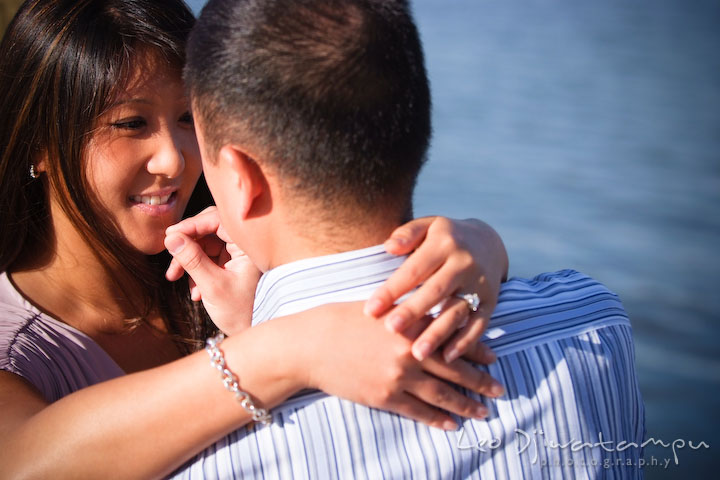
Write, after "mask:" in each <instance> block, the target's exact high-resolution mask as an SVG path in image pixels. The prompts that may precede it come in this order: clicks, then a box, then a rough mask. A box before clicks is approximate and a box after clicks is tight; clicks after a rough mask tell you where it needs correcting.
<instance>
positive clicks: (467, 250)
mask: <svg viewBox="0 0 720 480" xmlns="http://www.w3.org/2000/svg"><path fill="white" fill-rule="evenodd" d="M385 248H386V250H387V251H388V252H389V253H392V254H395V255H405V254H408V253H410V252H411V251H413V250H415V251H414V252H413V253H412V254H411V255H410V256H409V257H408V259H407V260H406V261H405V263H403V265H402V266H401V267H400V268H399V269H398V270H397V271H396V272H395V273H394V274H393V275H392V277H390V278H389V279H388V280H387V282H385V284H383V285H382V286H381V287H380V288H378V290H377V291H376V292H375V293H374V294H373V296H372V297H371V298H370V299H369V300H368V301H367V302H366V304H365V313H366V314H367V315H373V316H375V317H379V316H380V315H383V314H384V315H385V319H386V320H385V322H386V325H387V327H388V328H389V329H391V330H393V331H397V332H400V331H403V330H405V329H406V328H408V327H409V326H411V325H414V324H416V323H417V322H420V321H421V320H422V319H423V317H424V316H425V314H426V312H428V311H429V310H430V309H431V308H432V307H433V306H434V305H437V304H439V303H440V302H443V301H445V305H444V307H445V308H444V309H443V311H442V313H441V314H440V316H438V317H437V318H436V319H435V320H434V321H433V322H432V323H430V325H429V326H428V328H427V329H425V331H424V332H422V334H421V335H420V336H419V337H418V338H417V339H416V340H415V342H414V344H413V349H412V352H413V355H414V356H415V358H417V359H419V360H422V359H424V358H427V357H428V356H429V355H430V354H431V353H432V352H434V351H435V350H437V349H438V347H440V346H441V345H443V344H444V346H443V357H444V358H445V361H446V362H452V361H453V360H454V359H456V358H458V357H459V356H461V355H462V354H463V353H464V352H467V351H468V349H470V348H473V346H474V345H475V344H476V343H477V341H478V339H479V338H480V336H481V335H482V334H483V332H484V331H485V329H486V328H487V324H488V322H489V320H490V316H491V315H492V312H493V310H494V309H495V305H496V304H497V297H498V294H499V292H500V284H501V283H502V282H503V281H504V280H505V279H506V278H507V272H508V257H507V252H506V250H505V246H504V245H503V243H502V240H501V239H500V236H499V235H498V234H497V233H496V232H495V230H493V229H492V228H491V227H490V226H488V225H487V224H485V223H483V222H481V221H479V220H472V219H471V220H450V219H447V218H443V217H425V218H420V219H417V220H413V221H411V222H410V223H407V224H405V225H403V226H401V227H399V228H397V229H396V230H395V231H394V232H393V234H392V235H391V237H390V238H389V239H388V240H387V241H386V242H385ZM421 284H422V285H421ZM418 286H419V288H418V289H417V291H416V292H414V293H413V294H412V295H411V296H410V297H409V298H408V299H407V300H405V301H403V302H402V303H400V304H399V305H397V306H395V307H393V303H394V302H395V301H397V300H398V299H399V298H400V297H402V296H403V295H404V294H406V293H407V292H409V291H410V290H412V289H413V288H415V287H418ZM457 293H477V294H478V296H479V297H480V299H481V303H480V306H479V308H478V310H477V312H474V313H471V312H470V310H469V308H468V305H467V303H466V302H465V301H464V300H462V299H459V298H454V297H453V296H454V295H455V294H457ZM449 297H452V298H449ZM388 309H390V310H389V311H388ZM487 352H488V354H487V357H486V358H483V359H481V360H480V362H481V363H491V362H492V361H494V356H493V355H492V352H490V350H489V349H488V350H487Z"/></svg>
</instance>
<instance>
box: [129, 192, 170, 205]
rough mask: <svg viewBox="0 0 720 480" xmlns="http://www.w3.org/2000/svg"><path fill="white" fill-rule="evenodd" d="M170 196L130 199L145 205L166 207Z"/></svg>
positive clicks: (144, 196)
mask: <svg viewBox="0 0 720 480" xmlns="http://www.w3.org/2000/svg"><path fill="white" fill-rule="evenodd" d="M171 196H172V194H170V195H163V196H156V195H152V196H150V195H133V196H132V197H130V199H131V200H132V201H133V202H136V203H144V204H145V205H165V204H166V203H167V202H168V200H170V197H171Z"/></svg>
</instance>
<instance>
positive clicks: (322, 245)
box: [268, 216, 398, 270]
mask: <svg viewBox="0 0 720 480" xmlns="http://www.w3.org/2000/svg"><path fill="white" fill-rule="evenodd" d="M397 227H398V223H397V221H389V220H388V219H386V218H381V217H380V216H378V217H376V218H373V219H366V220H362V219H358V220H357V221H355V222H353V223H352V224H347V222H337V223H331V222H325V223H320V222H317V221H311V222H307V223H305V224H302V223H301V222H299V221H297V220H293V221H290V222H288V223H286V224H284V226H283V229H282V231H281V232H276V233H277V234H276V236H275V238H278V239H280V241H277V242H274V245H273V248H272V250H273V251H272V252H269V253H270V255H269V257H268V270H269V269H272V268H275V267H278V266H280V265H284V264H286V263H291V262H294V261H297V260H302V259H304V258H311V257H319V256H323V255H332V254H335V253H342V252H348V251H351V250H359V249H362V248H367V247H371V246H373V245H379V244H382V243H383V242H385V240H387V239H388V238H389V237H390V234H391V233H392V232H393V230H394V229H395V228H397Z"/></svg>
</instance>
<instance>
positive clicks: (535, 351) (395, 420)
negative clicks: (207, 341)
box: [177, 246, 644, 479]
mask: <svg viewBox="0 0 720 480" xmlns="http://www.w3.org/2000/svg"><path fill="white" fill-rule="evenodd" d="M402 261H403V259H402V258H398V257H392V256H390V255H388V254H386V253H385V252H384V250H383V249H382V246H378V247H372V248H369V249H364V250H358V251H354V252H347V253H342V254H338V255H330V256H326V257H318V258H311V259H305V260H301V261H298V262H294V263H291V264H287V265H283V266H281V267H278V268H276V269H274V270H272V271H270V272H268V273H267V274H265V275H264V276H263V277H262V279H261V281H260V284H259V285H258V289H257V297H256V306H255V312H254V318H253V323H254V324H258V323H261V322H264V321H268V320H270V319H272V318H274V317H278V316H282V315H287V314H290V313H294V312H298V311H302V310H305V309H308V308H312V307H313V306H317V305H321V304H324V303H328V302H337V301H353V300H361V299H365V298H367V297H368V295H369V294H370V293H371V292H372V291H373V290H374V289H375V288H377V286H379V285H380V283H381V282H382V281H383V280H385V279H386V278H387V277H388V276H389V275H390V274H391V273H392V272H393V271H394V270H395V269H397V267H398V266H399V265H400V264H401V263H402ZM338 321H341V320H338ZM485 341H486V342H487V343H488V345H490V346H491V347H492V348H493V349H494V350H495V352H496V353H497V354H498V361H497V362H496V363H495V364H493V365H491V366H490V367H489V372H490V373H491V374H492V375H493V377H495V378H497V379H498V380H499V381H500V382H501V383H503V384H504V385H505V387H506V390H507V394H506V395H505V396H504V397H503V398H500V399H497V400H488V399H484V401H485V403H486V404H487V405H488V407H489V409H490V412H491V413H490V416H489V417H488V419H487V420H483V421H479V420H463V421H462V422H461V424H460V428H459V429H458V430H457V431H454V432H443V431H440V430H437V429H432V428H429V427H426V426H424V425H421V424H418V423H416V422H413V421H410V420H407V419H404V418H401V417H399V416H397V415H393V414H391V413H387V412H383V411H379V410H375V409H371V408H367V407H363V406H361V405H358V404H355V403H352V402H349V401H346V400H341V399H339V398H336V397H328V396H327V395H324V394H322V393H320V392H306V393H303V394H301V395H298V396H296V397H294V398H292V399H290V400H289V401H288V402H286V403H285V404H283V405H281V406H279V407H277V408H276V409H274V410H273V423H272V424H271V425H269V426H256V427H252V428H250V429H241V430H238V431H236V432H234V433H233V434H231V435H229V436H228V437H226V438H225V439H223V440H222V441H220V442H218V443H216V444H215V445H214V446H213V447H211V448H209V449H208V450H206V451H205V452H203V453H202V454H200V455H199V456H198V457H196V458H195V459H194V460H193V461H191V462H189V463H188V464H187V465H186V466H185V467H184V468H183V469H182V470H180V471H178V472H177V478H185V479H201V478H268V479H275V478H283V479H284V478H294V479H306V478H307V479H327V478H362V479H381V478H385V479H395V478H397V479H406V478H416V479H425V478H428V479H440V478H442V479H446V478H486V479H494V478H500V479H504V478H507V479H520V478H547V479H556V478H620V479H625V478H641V477H642V471H641V469H640V468H638V461H639V459H640V458H641V457H642V451H641V449H640V447H639V446H638V445H639V444H640V443H641V442H642V440H643V436H644V412H643V404H642V400H641V398H640V393H639V391H638V384H637V378H636V375H635V366H634V351H633V342H632V332H631V328H630V323H629V322H628V319H627V316H626V314H625V311H624V310H623V307H622V305H621V304H620V301H619V300H618V298H617V296H616V295H615V294H613V293H611V292H610V291H608V290H607V289H606V288H605V287H604V286H603V285H601V284H599V283H598V282H596V281H594V280H592V279H591V278H589V277H587V276H585V275H583V274H580V273H578V272H574V271H570V270H565V271H560V272H556V273H548V274H543V275H539V276H537V277H535V278H534V279H532V280H525V279H511V280H510V281H508V282H507V283H506V284H505V285H504V286H503V288H502V291H501V295H500V302H499V304H498V307H497V309H496V312H495V314H494V316H493V319H492V321H491V325H490V328H489V329H488V332H487V334H486V336H485ZM479 368H483V367H479Z"/></svg>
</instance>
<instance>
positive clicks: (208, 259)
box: [165, 207, 260, 335]
mask: <svg viewBox="0 0 720 480" xmlns="http://www.w3.org/2000/svg"><path fill="white" fill-rule="evenodd" d="M166 234H167V236H166V237H165V247H166V248H167V249H168V251H169V252H170V254H172V255H173V260H172V262H171V263H170V266H169V267H168V270H167V273H166V274H165V276H166V278H167V279H168V280H170V281H175V280H178V279H179V278H180V277H182V275H183V273H184V272H185V271H187V272H188V274H189V275H190V293H191V297H192V299H193V300H194V301H196V302H197V301H200V300H202V302H203V305H204V306H205V310H207V312H208V315H210V318H211V319H212V321H213V322H214V323H215V325H217V327H218V328H219V329H220V330H222V331H223V332H225V333H226V334H228V335H232V334H235V333H238V332H239V331H242V330H244V329H245V328H248V327H249V326H250V323H251V320H252V306H253V301H254V298H255V288H256V287H257V282H258V280H259V279H260V271H259V270H258V269H257V267H255V265H254V264H253V263H252V262H251V261H250V259H249V258H248V257H247V255H245V253H244V252H243V251H242V250H240V248H238V246H237V245H235V244H234V243H232V240H231V239H230V237H229V236H228V235H227V233H225V230H224V229H223V228H222V226H221V225H220V217H219V216H218V214H217V209H216V207H208V208H206V209H205V210H203V211H202V212H201V213H199V214H197V215H195V216H194V217H191V218H188V219H185V220H183V221H182V222H180V223H178V224H175V225H172V226H171V227H169V228H168V229H167V230H166Z"/></svg>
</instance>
